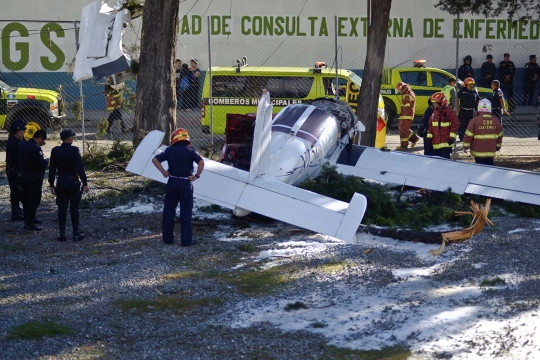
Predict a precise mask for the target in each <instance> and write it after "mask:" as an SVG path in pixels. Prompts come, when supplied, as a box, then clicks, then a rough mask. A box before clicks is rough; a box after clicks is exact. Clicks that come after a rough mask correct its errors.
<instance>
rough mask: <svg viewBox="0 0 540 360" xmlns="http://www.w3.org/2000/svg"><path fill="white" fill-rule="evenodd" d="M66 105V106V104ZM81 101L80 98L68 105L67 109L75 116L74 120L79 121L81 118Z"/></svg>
mask: <svg viewBox="0 0 540 360" xmlns="http://www.w3.org/2000/svg"><path fill="white" fill-rule="evenodd" d="M66 106H68V105H67V104H66ZM82 110H83V109H82V103H81V100H75V101H73V102H72V103H71V104H70V105H69V111H71V113H72V114H73V116H74V117H75V120H77V121H81V120H82Z"/></svg>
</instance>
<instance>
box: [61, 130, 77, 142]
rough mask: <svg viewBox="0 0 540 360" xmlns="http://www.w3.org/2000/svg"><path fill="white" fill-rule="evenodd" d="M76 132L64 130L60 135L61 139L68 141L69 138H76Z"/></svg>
mask: <svg viewBox="0 0 540 360" xmlns="http://www.w3.org/2000/svg"><path fill="white" fill-rule="evenodd" d="M75 135H76V134H75V132H74V131H73V130H71V129H66V130H62V132H61V133H60V139H62V140H66V139H67V138H68V137H72V136H75Z"/></svg>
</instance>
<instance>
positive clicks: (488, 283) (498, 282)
mask: <svg viewBox="0 0 540 360" xmlns="http://www.w3.org/2000/svg"><path fill="white" fill-rule="evenodd" d="M505 284H506V281H504V279H501V278H500V277H498V276H496V277H494V278H493V279H483V280H482V281H480V283H479V284H478V285H479V286H497V285H505Z"/></svg>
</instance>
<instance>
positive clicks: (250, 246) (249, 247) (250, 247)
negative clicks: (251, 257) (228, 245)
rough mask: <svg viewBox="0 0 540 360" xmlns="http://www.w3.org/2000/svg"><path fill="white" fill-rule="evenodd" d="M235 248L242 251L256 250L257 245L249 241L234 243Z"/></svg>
mask: <svg viewBox="0 0 540 360" xmlns="http://www.w3.org/2000/svg"><path fill="white" fill-rule="evenodd" d="M236 248H237V249H238V250H240V251H243V252H255V251H257V246H255V245H253V244H250V243H240V244H237V245H236Z"/></svg>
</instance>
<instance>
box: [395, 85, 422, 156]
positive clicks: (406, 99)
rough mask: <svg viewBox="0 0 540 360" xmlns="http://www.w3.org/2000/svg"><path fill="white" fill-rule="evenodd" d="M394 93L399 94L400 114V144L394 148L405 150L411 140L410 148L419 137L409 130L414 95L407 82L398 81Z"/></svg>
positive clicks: (412, 116)
mask: <svg viewBox="0 0 540 360" xmlns="http://www.w3.org/2000/svg"><path fill="white" fill-rule="evenodd" d="M396 93H398V94H401V115H400V116H399V138H400V142H401V145H400V146H398V147H396V150H405V149H407V147H408V146H409V142H411V143H412V144H411V149H412V148H414V146H415V145H416V143H417V142H418V140H419V139H420V138H419V137H418V136H416V134H415V133H414V132H412V130H411V124H412V121H413V119H414V105H415V103H416V96H415V95H414V92H413V91H412V90H411V88H410V87H409V85H408V84H406V83H404V82H399V83H398V84H397V86H396Z"/></svg>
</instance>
